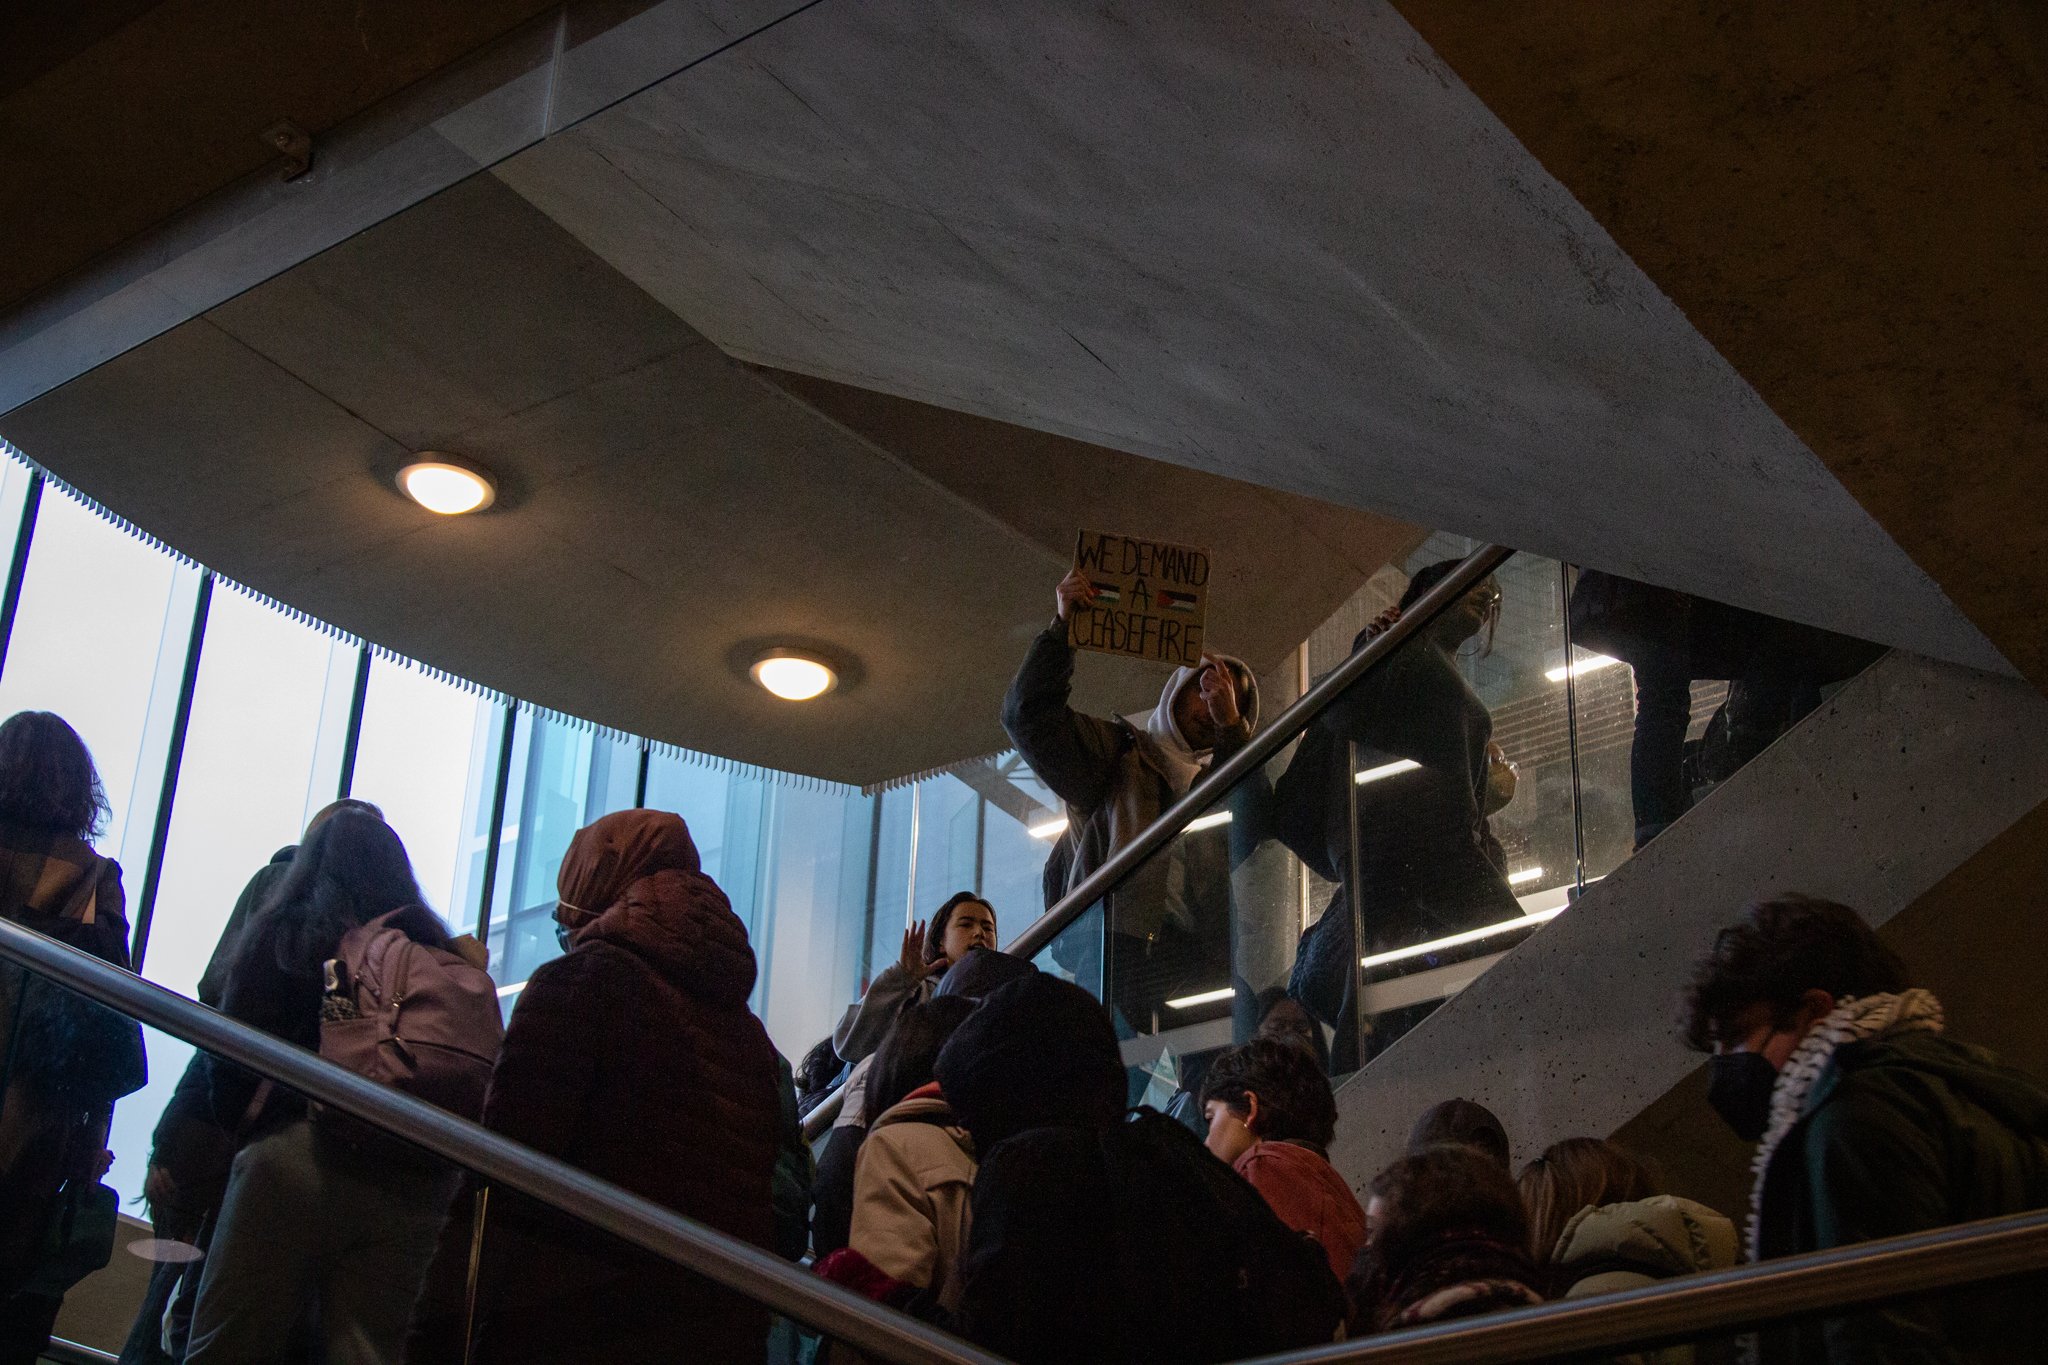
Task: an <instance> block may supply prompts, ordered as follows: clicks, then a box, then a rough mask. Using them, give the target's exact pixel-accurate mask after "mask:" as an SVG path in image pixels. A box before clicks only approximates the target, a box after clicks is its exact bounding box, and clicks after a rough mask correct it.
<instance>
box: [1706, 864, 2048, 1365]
mask: <svg viewBox="0 0 2048 1365" xmlns="http://www.w3.org/2000/svg"><path fill="white" fill-rule="evenodd" d="M1942 1029H1943V1019H1942V1010H1941V1005H1940V1003H1939V1002H1938V1001H1937V1000H1936V999H1935V998H1934V996H1933V995H1932V994H1930V993H1929V992H1927V991H1924V990H1916V989H1912V988H1911V987H1910V985H1909V976H1908V973H1907V970H1906V966H1905V964H1904V963H1903V962H1902V961H1901V960H1900V959H1899V957H1898V955H1897V954H1895V953H1893V952H1892V950H1891V949H1889V948H1887V947H1886V946H1885V945H1884V944H1883V943H1882V942H1880V941H1879V939H1878V937H1877V935H1876V934H1875V933H1874V932H1873V931H1872V930H1871V928H1870V926H1869V925H1867V924H1866V923H1864V921H1863V919H1862V918H1861V917H1860V916H1859V915H1857V913H1856V912H1855V911H1853V910H1851V909H1849V908H1848V907H1847V906H1843V905H1837V904H1835V903H1833V902H1831V901H1824V900H1817V899H1814V898H1811V897H1807V896H1782V897H1780V898H1778V899H1776V900H1771V901H1765V902H1762V903H1760V904H1758V905H1755V906H1752V907H1751V908H1750V910H1749V912H1748V913H1747V914H1746V915H1745V916H1744V917H1743V919H1742V921H1741V922H1740V923H1738V924H1735V925H1733V926H1731V927H1729V928H1727V929H1724V930H1722V931H1721V933H1720V936H1719V937H1718V938H1717V939H1716V941H1715V944H1714V949H1713V951H1712V952H1711V953H1710V954H1708V955H1707V957H1706V958H1704V959H1703V960H1702V961H1701V962H1700V964H1699V966H1698V968H1697V969H1696V971H1695V973H1694V977H1693V981H1692V985H1691V987H1690V989H1689V991H1688V993H1687V999H1686V1037H1687V1041H1688V1042H1689V1043H1691V1045H1692V1046H1693V1047H1695V1048H1697V1049H1698V1050H1700V1051H1703V1052H1709V1053H1711V1054H1713V1055H1712V1058H1711V1061H1710V1063H1709V1065H1710V1068H1711V1075H1710V1084H1709V1089H1708V1095H1707V1098H1708V1102H1709V1103H1710V1104H1711V1105H1712V1106H1713V1107H1714V1109H1715V1110H1716V1111H1717V1112H1718V1113H1720V1115H1721V1116H1722V1118H1723V1119H1725V1120H1726V1121H1727V1122H1728V1124H1729V1126H1730V1127H1731V1128H1733V1129H1734V1130H1735V1132H1736V1133H1737V1135H1738V1136H1740V1137H1742V1138H1743V1139H1745V1140H1746V1141H1751V1142H1755V1143H1757V1144H1758V1146H1757V1154H1756V1161H1755V1170H1756V1172H1757V1176H1756V1184H1755V1188H1754V1190H1753V1191H1752V1193H1751V1196H1750V1217H1749V1229H1748V1252H1749V1258H1750V1259H1751V1260H1753V1261H1762V1260H1769V1259H1771V1258H1773V1257H1779V1256H1791V1255H1796V1254H1799V1253H1802V1252H1809V1251H1820V1250H1825V1249H1828V1248H1831V1247H1838V1246H1846V1245H1849V1244H1851V1243H1855V1242H1863V1241H1869V1240H1873V1239H1876V1238H1882V1237H1895V1236H1900V1235H1904V1234H1907V1233H1914V1232H1923V1231H1927V1230H1929V1229H1932V1228H1938V1227H1943V1226H1947V1225H1950V1224H1954V1223H1963V1222H1970V1221H1973V1220H1975V1219H1980V1218H1994V1217H1998V1216H2000V1215H2003V1214H2012V1213H2021V1212H2026V1211H2028V1210H2032V1209H2039V1208H2043V1207H2048V1089H2044V1087H2043V1086H2042V1085H2041V1084H2040V1083H2039V1082H2038V1081H2036V1080H2035V1079H2034V1078H2032V1077H2031V1076H2027V1075H2025V1074H2023V1073H2021V1072H2018V1071H2015V1070H2013V1069H2011V1068H2010V1067H2006V1066H2002V1065H2000V1064H1999V1062H1998V1061H1997V1060H1996V1059H1995V1058H1993V1057H1992V1056H1991V1055H1990V1054H1989V1053H1986V1052H1984V1051H1982V1050H1980V1049H1977V1048H1973V1047H1969V1046H1967V1045H1965V1044H1963V1043H1960V1042H1957V1041H1955V1040H1953V1039H1951V1038H1948V1037H1946V1036H1945V1035H1944V1033H1943V1031H1942ZM2043 1302H2044V1300H2043V1296H2042V1295H2041V1294H2039V1293H2035V1292H2015V1291H2014V1290H2013V1288H2012V1287H2011V1286H2010V1285H2005V1286H1992V1287H1990V1288H1986V1289H1979V1290H1974V1291H1957V1292H1952V1293H1948V1294H1943V1295H1937V1296H1925V1297H1921V1298H1917V1299H1913V1300H1909V1301H1900V1302H1895V1303H1892V1304H1888V1305H1885V1306H1882V1307H1880V1308H1876V1309H1872V1310H1868V1311H1861V1312H1855V1313H1848V1314H1843V1315H1839V1316H1835V1317H1829V1318H1823V1319H1818V1320H1815V1321H1810V1322H1803V1323H1798V1324H1794V1325H1791V1326H1787V1327H1782V1328H1778V1329H1774V1330H1773V1331H1771V1332H1769V1333H1766V1334H1765V1335H1764V1336H1762V1337H1761V1338H1759V1339H1758V1340H1757V1342H1756V1343H1755V1346H1756V1350H1754V1351H1753V1352H1752V1353H1751V1354H1752V1356H1753V1357H1754V1358H1757V1359H1761V1360H1765V1361H1776V1360H1798V1361H1827V1362H1831V1363H1832V1365H1848V1363H1849V1362H1852V1361H1853V1362H1859V1365H1861V1363H1863V1362H1886V1361H1906V1360H1911V1361H1916V1362H1919V1361H1926V1362H1941V1361H1955V1362H1980V1361H1986V1362H1988V1361H2007V1360H2012V1361H2019V1360H2035V1359H2039V1351H2040V1343H2041V1341H2042V1339H2043V1328H2044V1327H2048V1313H2044V1311H2043V1307H2042V1305H2043Z"/></svg>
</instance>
